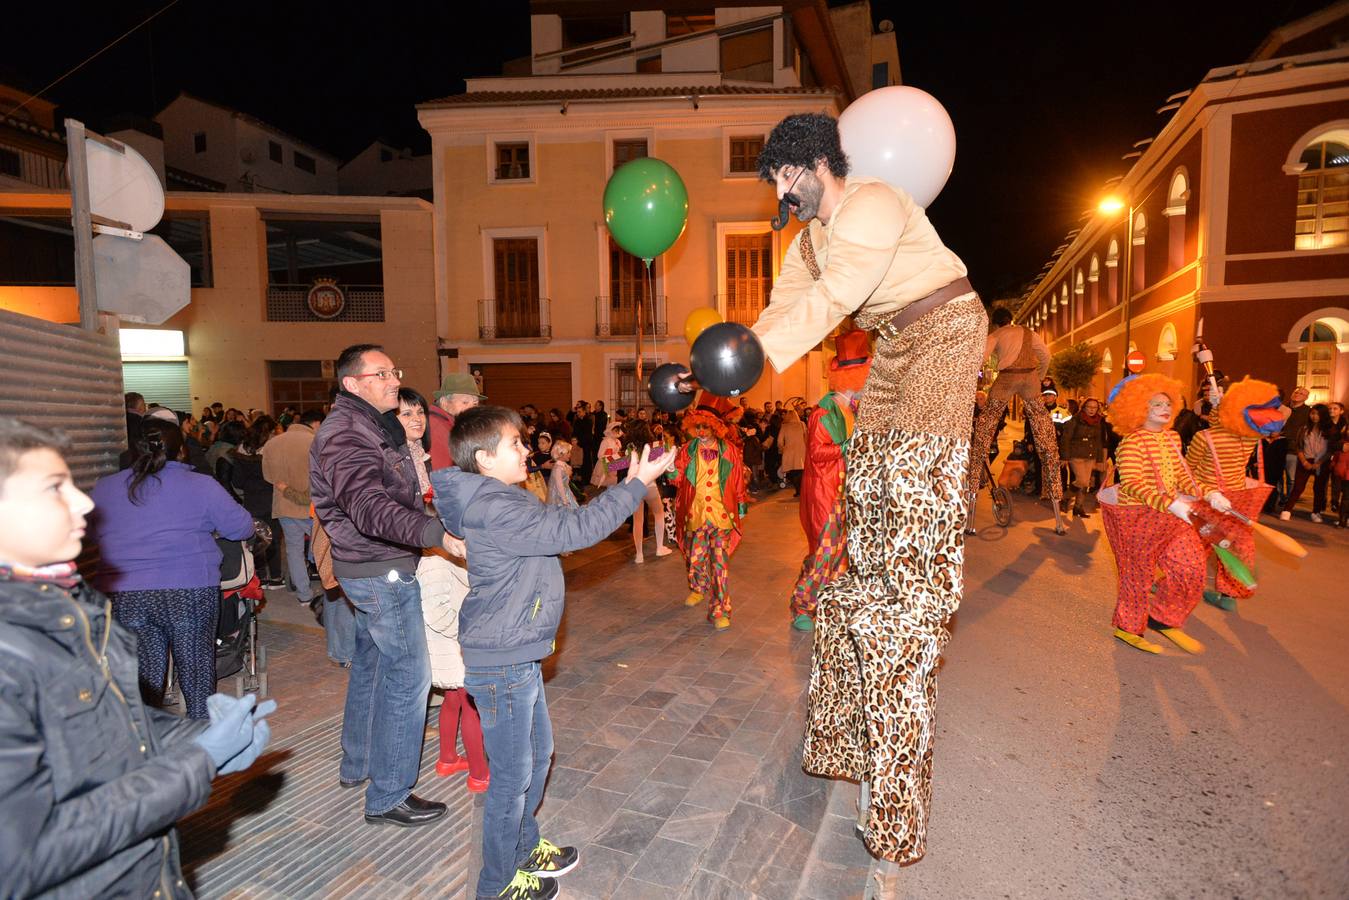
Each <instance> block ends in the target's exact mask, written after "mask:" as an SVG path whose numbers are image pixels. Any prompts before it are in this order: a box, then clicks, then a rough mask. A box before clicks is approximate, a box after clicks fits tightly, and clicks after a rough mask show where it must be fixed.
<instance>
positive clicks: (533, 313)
mask: <svg viewBox="0 0 1349 900" xmlns="http://www.w3.org/2000/svg"><path fill="white" fill-rule="evenodd" d="M478 337H479V338H480V339H482V340H484V341H512V340H535V341H537V340H545V341H546V340H551V339H552V337H553V323H552V319H551V318H550V315H549V304H548V298H547V297H536V298H531V299H528V300H521V299H510V300H496V299H483V300H479V301H478Z"/></svg>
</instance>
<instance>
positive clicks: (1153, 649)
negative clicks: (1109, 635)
mask: <svg viewBox="0 0 1349 900" xmlns="http://www.w3.org/2000/svg"><path fill="white" fill-rule="evenodd" d="M1115 637H1117V638H1119V639H1120V640H1121V641H1124V643H1126V644H1128V645H1129V646H1130V647H1137V648H1138V649H1139V650H1142V651H1143V652H1144V653H1161V652H1162V647H1161V645H1160V644H1154V643H1153V642H1152V641H1150V640H1148V639H1147V638H1145V637H1143V635H1141V634H1134V633H1133V632H1132V631H1125V630H1124V629H1123V628H1116V629H1115Z"/></svg>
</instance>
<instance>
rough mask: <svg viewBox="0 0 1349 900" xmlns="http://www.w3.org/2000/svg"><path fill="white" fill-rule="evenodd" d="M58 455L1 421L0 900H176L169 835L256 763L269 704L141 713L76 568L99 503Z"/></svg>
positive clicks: (108, 621)
mask: <svg viewBox="0 0 1349 900" xmlns="http://www.w3.org/2000/svg"><path fill="white" fill-rule="evenodd" d="M67 447H68V444H67V442H66V441H65V440H64V439H63V438H61V437H60V436H58V435H55V434H52V433H51V432H48V431H44V430H42V429H39V428H34V427H32V426H29V425H25V424H23V423H22V422H19V421H17V420H15V419H10V418H6V417H0V897H32V896H42V897H70V898H77V897H78V898H84V897H150V896H152V895H153V896H155V897H159V898H161V900H169V898H172V900H187V898H190V897H191V896H192V892H191V891H190V890H188V887H187V883H186V881H185V880H184V878H183V873H182V868H181V867H180V865H179V862H178V836H177V833H176V832H175V831H174V828H173V823H174V822H175V821H177V820H178V819H180V818H182V817H183V816H186V815H188V814H189V813H191V812H193V811H195V810H197V809H200V808H201V807H202V806H203V805H204V804H205V803H206V799H207V797H209V796H210V793H211V780H212V779H213V778H215V776H216V775H219V774H226V773H230V772H242V771H243V770H244V769H246V768H248V767H249V766H250V765H252V764H253V762H254V760H256V759H257V758H258V756H259V754H261V753H262V750H263V748H264V747H266V745H267V740H268V737H269V735H270V730H269V728H268V725H267V721H266V717H267V714H268V713H270V712H271V711H272V710H273V709H275V708H276V703H275V702H273V701H270V700H269V701H267V702H266V703H261V704H258V705H256V706H255V705H254V703H255V698H254V697H253V695H252V694H249V695H248V696H247V697H243V698H242V699H238V700H236V699H235V698H233V697H227V696H225V695H224V694H215V695H212V696H211V697H210V698H209V699H208V700H207V709H208V711H209V713H210V720H209V722H208V721H206V720H203V719H182V718H179V717H178V716H175V715H173V714H171V713H166V712H164V711H163V710H160V709H156V708H154V707H152V706H147V705H145V703H144V702H142V700H141V694H140V689H139V687H138V685H137V677H136V642H135V639H134V638H133V637H132V636H131V634H130V633H129V632H128V631H127V630H126V629H124V628H122V627H121V626H120V625H118V624H117V622H116V621H114V620H113V617H112V611H111V605H110V604H109V602H108V599H107V598H106V597H104V596H103V595H102V594H100V593H99V592H98V591H96V590H94V589H93V588H91V587H89V586H88V585H87V584H85V583H84V581H83V580H82V579H81V578H80V575H79V572H77V571H76V570H75V564H74V563H73V562H71V560H73V559H74V558H75V557H76V556H77V555H78V554H79V552H80V544H81V542H82V540H83V538H84V530H85V521H86V516H88V515H89V513H90V511H91V510H92V509H93V508H94V502H93V501H92V500H90V499H89V497H88V495H87V494H85V493H84V492H83V491H81V490H80V489H79V488H77V487H76V486H75V483H74V482H73V481H72V480H71V477H70V469H69V467H67V465H66V461H65V459H64V456H63V454H64V453H65V452H66V449H67Z"/></svg>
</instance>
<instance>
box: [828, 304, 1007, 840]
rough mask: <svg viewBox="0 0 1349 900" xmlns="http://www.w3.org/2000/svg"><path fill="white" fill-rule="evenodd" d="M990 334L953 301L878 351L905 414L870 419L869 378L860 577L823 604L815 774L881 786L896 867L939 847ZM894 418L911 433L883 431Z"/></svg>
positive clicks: (883, 835) (857, 557) (858, 453)
mask: <svg viewBox="0 0 1349 900" xmlns="http://www.w3.org/2000/svg"><path fill="white" fill-rule="evenodd" d="M986 323H987V319H986V318H985V316H984V313H983V308H982V306H981V305H980V304H979V301H978V299H977V298H973V299H972V302H971V301H965V300H957V301H952V302H951V303H948V304H946V305H945V306H943V307H940V308H939V309H937V310H935V311H933V312H932V313H929V314H928V315H927V316H924V317H922V318H920V319H919V320H918V321H917V322H915V323H914V324H913V325H912V326H910V327H909V328H908V329H906V330H905V331H904V332H903V334H901V335H900V339H899V340H898V341H896V342H890V341H882V342H881V343H880V344H879V345H878V346H877V352H876V357H877V358H876V362H875V363H874V364H873V368H872V374H871V379H872V380H874V379H876V378H877V377H880V378H882V379H886V380H887V381H888V382H889V383H887V384H886V385H884V388H883V390H882V392H880V396H882V397H885V398H886V401H887V402H886V404H885V405H886V406H890V404H891V403H894V404H897V405H896V406H890V408H889V409H888V410H887V409H886V408H885V407H884V406H882V405H880V404H873V406H872V408H871V409H870V410H868V409H867V404H868V403H869V402H872V400H874V399H875V397H876V396H877V395H873V394H871V393H870V392H871V389H872V384H871V381H868V384H867V388H866V392H864V394H863V399H862V409H861V410H859V413H858V426H857V431H856V432H855V433H854V435H853V437H852V440H851V441H850V443H849V449H848V465H847V470H846V476H845V478H846V480H845V486H846V487H845V489H846V492H847V520H848V557H849V566H850V568H849V570H848V571H847V573H845V574H844V575H842V576H841V577H840V578H838V579H837V580H835V581H833V582H831V583H830V584H828V585H826V586H825V588H824V589H823V590H822V591H821V593H820V598H819V608H818V611H817V620H816V630H815V647H814V659H813V662H812V667H811V676H810V691H809V699H808V704H809V705H808V709H807V722H806V734H805V747H804V751H803V765H804V767H805V769H806V770H807V771H808V772H812V773H814V774H817V775H825V776H829V777H835V778H850V779H853V780H859V781H860V780H867V781H868V782H870V785H871V806H870V809H869V811H868V821H867V828H866V832H865V836H864V837H865V841H866V845H867V848H868V849H869V850H870V851H871V852H872V853H874V854H876V855H877V856H879V857H882V858H883V859H888V860H891V861H894V862H901V863H903V862H912V861H914V860H917V859H919V858H921V857H922V855H923V853H924V852H925V849H926V839H927V820H928V809H929V806H930V804H931V799H932V751H933V746H932V741H933V734H934V729H935V715H936V701H937V678H936V670H937V663H938V659H939V657H940V654H941V650H942V648H943V647H944V646H945V645H946V641H947V639H948V636H949V635H948V633H947V631H946V627H945V624H946V620H947V619H948V618H949V617H950V615H951V614H952V613H953V612H955V610H956V607H957V606H959V604H960V596H961V589H962V585H963V577H964V576H963V568H964V543H963V535H962V532H961V528H962V525H963V523H964V520H965V512H966V497H965V490H964V488H965V477H966V471H967V468H968V464H969V453H970V448H969V440H968V434H969V422H970V418H971V416H972V413H973V405H974V383H975V377H976V375H977V372H978V367H979V362H980V360H979V359H978V356H979V353H980V352H981V351H982V349H983V336H984V334H985V332H986ZM896 382H897V383H896ZM965 388H968V390H965ZM965 397H968V402H965ZM891 398H894V399H893V400H891ZM887 412H888V413H891V414H890V415H886V413H887ZM883 419H889V420H890V421H891V422H895V423H898V424H899V427H895V426H894V425H892V426H891V427H889V428H885V429H877V428H875V426H874V423H875V422H876V421H878V420H883ZM912 425H916V426H918V427H920V428H921V429H922V430H913V429H912V428H911V427H905V426H912Z"/></svg>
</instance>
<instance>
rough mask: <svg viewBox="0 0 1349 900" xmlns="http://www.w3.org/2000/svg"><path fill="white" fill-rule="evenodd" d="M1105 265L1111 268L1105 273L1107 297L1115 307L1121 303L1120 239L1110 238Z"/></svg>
mask: <svg viewBox="0 0 1349 900" xmlns="http://www.w3.org/2000/svg"><path fill="white" fill-rule="evenodd" d="M1105 267H1106V269H1108V270H1109V271H1107V272H1106V274H1105V286H1106V299H1107V300H1109V301H1110V308H1111V309H1114V307H1115V304H1116V303H1119V241H1117V240H1115V239H1114V238H1111V239H1110V248H1109V249H1108V250H1106V252H1105Z"/></svg>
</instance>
